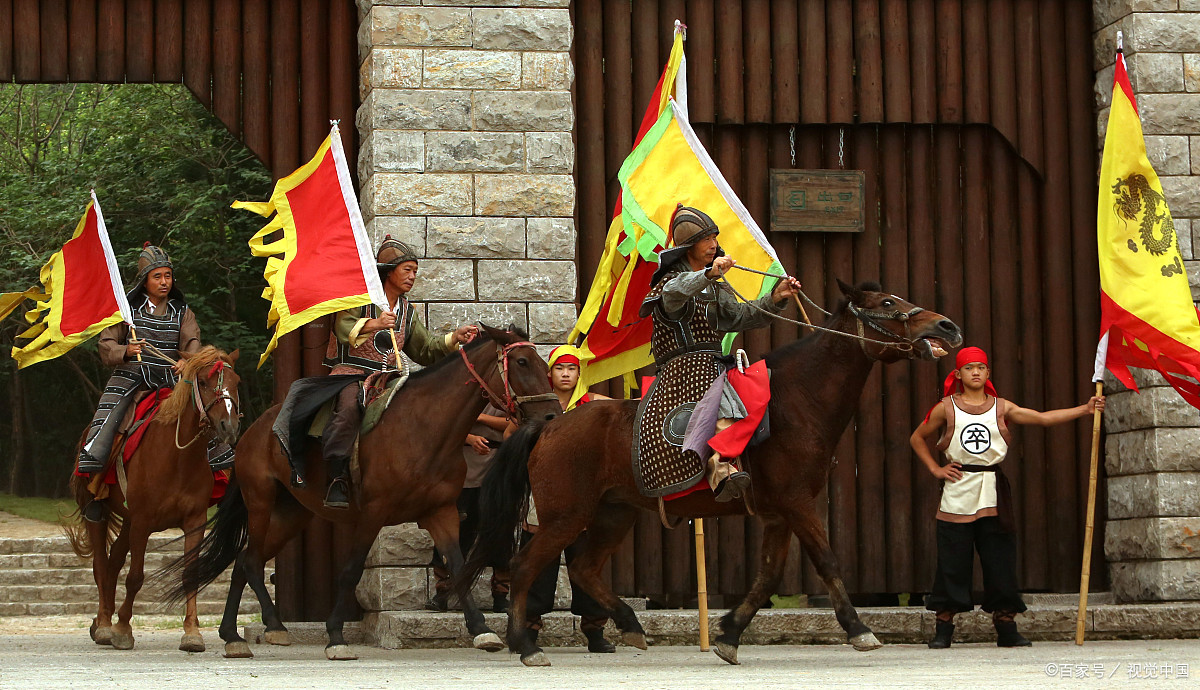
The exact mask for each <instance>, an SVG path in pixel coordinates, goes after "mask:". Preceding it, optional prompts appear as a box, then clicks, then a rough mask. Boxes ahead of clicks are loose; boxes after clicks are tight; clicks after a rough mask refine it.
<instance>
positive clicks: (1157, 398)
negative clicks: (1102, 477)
mask: <svg viewBox="0 0 1200 690" xmlns="http://www.w3.org/2000/svg"><path fill="white" fill-rule="evenodd" d="M1094 17H1095V29H1096V34H1095V68H1096V70H1097V74H1096V104H1097V108H1098V109H1099V114H1098V120H1097V122H1098V127H1099V138H1098V145H1100V146H1103V142H1104V133H1105V130H1106V125H1107V123H1108V107H1109V104H1110V101H1111V99H1112V80H1113V65H1114V61H1115V57H1114V56H1115V51H1116V35H1117V31H1118V30H1120V31H1122V32H1123V33H1124V49H1125V59H1126V64H1127V67H1128V70H1129V78H1130V81H1131V82H1132V84H1133V90H1134V93H1135V94H1136V95H1137V100H1138V110H1139V113H1140V115H1141V120H1142V127H1143V129H1144V131H1145V136H1146V150H1147V154H1148V155H1149V158H1150V162H1151V164H1153V166H1154V169H1155V171H1156V172H1157V173H1158V175H1159V178H1160V179H1161V180H1162V186H1163V192H1164V193H1165V194H1166V196H1167V199H1168V201H1169V202H1170V205H1171V213H1172V216H1173V217H1174V219H1175V230H1176V236H1177V238H1178V241H1179V249H1180V252H1181V253H1182V254H1183V259H1184V264H1185V266H1186V267H1187V272H1188V280H1189V283H1190V284H1191V287H1192V298H1193V299H1200V261H1198V260H1197V258H1198V257H1200V253H1198V250H1200V0H1096V2H1095V4H1094ZM1133 371H1134V378H1135V380H1136V382H1137V384H1138V387H1139V388H1140V389H1141V393H1134V392H1131V391H1129V390H1127V389H1125V387H1124V386H1122V385H1121V384H1120V383H1118V382H1116V381H1115V380H1114V379H1113V378H1112V377H1111V375H1110V376H1109V377H1108V378H1107V380H1106V381H1105V392H1106V393H1107V394H1108V396H1109V408H1108V410H1107V411H1106V412H1105V414H1104V424H1105V429H1106V430H1107V432H1108V437H1107V445H1106V450H1105V456H1106V457H1105V469H1106V471H1107V474H1108V487H1107V488H1108V492H1107V493H1108V523H1107V525H1106V527H1105V540H1104V553H1105V556H1106V558H1107V559H1108V562H1109V570H1110V582H1111V587H1112V591H1113V596H1114V597H1115V599H1116V600H1117V601H1122V602H1123V601H1169V600H1179V599H1200V413H1198V412H1197V410H1196V409H1195V408H1193V407H1191V406H1190V405H1188V404H1187V403H1186V402H1184V400H1183V399H1182V398H1181V397H1180V396H1179V394H1178V393H1176V392H1175V391H1174V390H1173V389H1172V388H1171V387H1170V386H1169V385H1167V383H1166V381H1165V380H1164V379H1163V378H1162V376H1160V375H1159V374H1157V373H1156V372H1147V371H1143V370H1137V369H1135V370H1133Z"/></svg>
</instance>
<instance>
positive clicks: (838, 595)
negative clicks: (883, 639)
mask: <svg viewBox="0 0 1200 690" xmlns="http://www.w3.org/2000/svg"><path fill="white" fill-rule="evenodd" d="M805 506H807V509H805V508H800V509H798V510H795V511H792V515H789V516H788V517H789V522H790V523H791V525H792V529H793V530H795V532H796V536H797V537H799V538H800V544H801V546H803V547H804V552H805V553H807V554H808V557H809V558H811V559H812V561H813V565H814V566H816V569H817V574H818V575H820V576H821V581H822V582H824V583H825V588H826V589H827V590H829V598H830V599H831V600H832V601H833V611H834V614H835V615H837V621H838V623H839V624H840V625H841V626H842V629H843V630H845V631H846V637H847V638H848V639H849V641H850V644H852V645H854V648H855V649H857V650H858V651H860V652H869V651H871V650H872V649H879V648H880V647H882V646H883V644H881V643H880V642H879V640H878V639H877V638H876V637H875V633H873V632H871V629H870V628H868V627H867V626H866V625H864V624H863V622H862V621H861V620H859V618H858V612H857V611H855V610H854V606H853V605H852V604H851V603H850V595H849V594H847V593H846V585H845V584H843V583H842V576H841V572H840V570H839V569H838V564H837V559H836V558H835V557H834V555H833V549H831V548H829V537H828V536H826V534H825V526H824V525H822V524H821V520H820V518H818V517H817V513H816V511H815V510H813V509H812V504H811V503H806V504H805Z"/></svg>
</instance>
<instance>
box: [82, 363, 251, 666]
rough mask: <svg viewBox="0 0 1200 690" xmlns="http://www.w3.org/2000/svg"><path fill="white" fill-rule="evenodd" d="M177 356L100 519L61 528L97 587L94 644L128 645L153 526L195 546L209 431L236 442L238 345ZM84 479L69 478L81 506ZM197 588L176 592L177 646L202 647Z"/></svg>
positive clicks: (205, 490) (208, 484) (207, 483)
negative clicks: (173, 374)
mask: <svg viewBox="0 0 1200 690" xmlns="http://www.w3.org/2000/svg"><path fill="white" fill-rule="evenodd" d="M180 357H182V358H183V359H184V360H185V364H184V367H183V372H182V373H181V375H180V377H179V383H177V384H176V385H175V389H174V390H173V391H172V392H171V396H170V397H169V398H167V399H166V400H165V401H163V403H162V406H161V407H160V408H159V411H158V414H157V415H156V416H155V418H154V420H153V421H152V422H150V425H149V426H148V427H147V428H146V433H145V435H144V436H143V437H142V440H141V443H139V444H138V447H137V450H136V451H134V453H133V456H132V457H130V459H129V464H128V467H127V469H126V470H125V472H126V478H125V485H124V487H122V485H121V484H120V483H119V482H118V483H117V484H114V485H113V486H112V488H111V490H110V493H109V497H108V500H107V501H106V504H107V507H108V510H107V511H106V512H107V515H106V517H105V521H104V522H100V523H96V522H87V521H85V520H84V519H83V517H82V516H81V515H79V517H77V518H76V522H75V524H73V525H71V526H69V527H68V528H67V537H68V538H69V539H70V541H71V545H72V547H73V548H74V549H75V553H76V554H78V555H79V556H80V557H83V558H86V557H88V556H91V558H92V575H93V576H94V577H95V579H96V587H97V589H98V590H99V593H100V609H99V612H98V613H97V614H96V618H95V619H94V620H93V621H92V626H91V635H92V639H93V640H95V641H96V644H111V645H112V646H113V647H115V648H117V649H132V648H133V629H132V628H131V627H130V625H129V618H130V616H132V615H133V599H134V597H136V596H137V593H138V590H139V589H141V587H142V582H143V579H144V575H145V573H144V566H145V560H146V542H147V541H148V540H149V539H150V535H151V534H153V533H155V532H161V531H162V530H165V529H172V528H177V527H178V528H183V529H184V530H185V531H186V537H185V546H186V548H187V549H189V550H190V549H192V548H195V547H197V546H199V544H200V540H201V538H202V537H203V536H204V521H205V518H206V517H207V515H206V514H207V511H208V504H209V499H210V498H211V496H212V489H213V473H212V470H210V469H209V466H208V449H207V446H208V437H209V436H210V435H214V436H216V438H218V439H220V440H221V441H224V442H225V443H229V444H231V445H232V444H233V443H236V442H237V434H238V424H239V422H238V417H239V414H238V390H237V387H238V381H239V380H240V379H239V378H238V375H237V374H236V373H235V372H234V370H233V365H234V363H235V362H237V358H238V352H237V351H236V350H235V351H234V352H233V353H232V354H228V355H227V354H225V353H224V352H222V351H221V350H218V349H216V348H214V347H212V346H209V347H205V348H203V349H202V350H200V351H199V352H196V353H193V354H190V355H189V354H188V353H186V352H183V353H180ZM181 445H182V446H183V447H182V448H180V446H181ZM122 450H123V444H120V443H117V444H114V450H113V452H112V456H111V457H112V460H111V462H121V455H122ZM87 485H88V479H87V477H81V476H78V475H76V476H73V477H71V489H72V492H73V493H74V495H75V501H76V503H78V504H79V507H80V510H81V511H82V509H83V506H85V505H87V504H88V502H89V501H91V499H92V494H91V492H89V491H88V489H87ZM126 554H131V559H130V563H129V573H128V574H127V575H126V576H125V601H124V603H123V604H122V605H121V610H120V611H119V612H117V614H118V615H117V624H116V625H113V623H112V614H113V609H114V608H115V607H116V589H117V576H118V574H120V572H121V568H122V566H124V565H125V556H126ZM196 591H197V590H196V588H195V587H192V588H190V589H188V590H186V591H185V592H184V593H183V594H184V595H185V596H186V599H187V610H186V614H185V616H184V619H183V639H182V640H181V641H180V643H179V648H180V649H182V650H183V651H185V652H202V651H204V639H203V638H202V637H201V636H200V626H199V621H198V620H197V618H196ZM181 598H182V597H181Z"/></svg>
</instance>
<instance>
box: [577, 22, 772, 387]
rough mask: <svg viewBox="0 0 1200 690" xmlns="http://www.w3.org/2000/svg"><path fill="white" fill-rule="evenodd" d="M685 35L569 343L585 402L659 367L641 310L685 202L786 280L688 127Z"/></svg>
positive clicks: (728, 244) (626, 170)
mask: <svg viewBox="0 0 1200 690" xmlns="http://www.w3.org/2000/svg"><path fill="white" fill-rule="evenodd" d="M682 29H683V27H682V25H681V24H680V23H679V22H676V23H675V42H674V45H673V46H672V48H671V56H670V58H669V59H668V61H667V65H666V67H665V69H664V70H663V74H662V77H661V78H660V79H659V82H658V86H657V88H656V89H655V92H654V94H653V95H652V96H651V98H650V105H649V107H648V108H647V109H646V114H645V115H644V116H643V118H642V126H641V128H640V129H639V131H638V135H637V138H636V139H635V143H634V148H633V151H632V152H631V153H630V154H629V156H628V158H626V159H625V162H624V164H622V166H621V169H620V171H619V172H618V174H617V177H618V180H619V181H620V183H621V192H620V195H619V196H618V198H617V203H616V207H615V209H614V213H613V220H612V223H611V225H610V226H609V231H608V236H607V238H606V240H605V245H604V253H603V254H602V255H601V259H600V265H599V267H598V268H597V271H596V276H595V278H594V279H593V282H592V287H591V290H590V291H589V292H588V297H587V301H586V302H585V303H584V306H583V309H582V310H580V314H579V319H578V320H577V322H576V324H575V327H574V329H573V330H572V331H571V334H570V335H569V336H568V342H570V343H578V346H579V349H580V351H581V353H582V356H581V357H580V362H581V365H580V374H579V384H578V386H577V388H576V390H575V394H574V398H576V399H577V398H579V397H581V396H582V395H583V394H584V393H585V392H587V389H588V388H589V387H590V386H592V385H595V384H596V383H599V382H601V381H605V380H608V379H610V378H614V377H618V376H622V377H624V378H625V384H626V393H627V394H628V392H629V390H630V389H631V388H632V386H633V372H634V370H636V369H638V368H640V367H644V366H647V365H649V364H651V363H652V362H653V361H654V360H653V357H652V356H651V354H650V334H651V330H652V322H651V319H650V318H649V317H644V318H643V317H639V316H638V309H639V308H640V307H641V304H642V300H643V299H644V298H645V296H646V294H647V293H648V292H649V291H650V287H651V286H650V278H651V276H652V275H653V273H654V271H655V269H656V268H658V264H657V261H658V258H657V253H658V252H660V251H662V250H664V249H666V248H667V247H668V246H670V238H669V237H668V232H669V229H670V221H671V216H672V214H674V212H675V209H676V207H677V205H678V204H683V205H685V206H691V207H694V208H698V209H700V210H702V211H704V212H705V213H707V214H708V215H709V216H710V217H711V218H712V219H713V221H714V222H716V224H717V226H718V227H719V228H720V231H721V236H720V241H721V246H722V248H723V249H724V250H725V252H726V253H727V254H728V255H729V256H732V257H733V258H735V259H737V261H738V263H739V264H740V265H743V266H747V267H749V268H755V269H758V270H764V271H769V272H771V273H775V274H779V275H782V274H783V269H782V267H781V266H780V264H779V260H778V257H777V256H776V254H775V251H774V249H772V248H771V245H770V244H769V243H768V242H767V239H766V236H765V235H764V234H763V232H762V230H761V229H759V227H758V224H757V223H755V221H754V219H753V218H752V217H751V216H750V213H749V211H747V210H746V207H745V206H744V205H743V204H742V202H741V200H739V199H738V198H737V196H736V195H735V194H734V193H733V190H732V188H730V186H729V184H728V183H727V182H726V181H725V178H724V177H723V176H722V175H721V172H720V170H718V169H717V166H716V164H715V163H714V162H713V160H712V157H711V156H709V155H708V152H707V151H706V150H705V149H704V146H703V145H702V144H701V143H700V140H699V139H698V138H697V137H696V133H695V132H694V131H693V130H692V128H691V125H690V124H689V123H688V118H687V92H686V85H685V83H684V74H685V73H686V62H685V59H684V55H683V31H682ZM672 96H673V97H672ZM725 277H726V279H727V280H729V282H730V283H731V284H732V285H733V286H734V287H735V288H736V289H737V290H738V292H740V293H741V294H743V295H746V296H747V297H749V298H751V299H753V298H755V297H759V296H761V294H763V292H764V290H769V289H771V288H772V287H774V279H767V278H765V277H764V276H761V275H756V274H752V273H748V272H744V271H733V272H730V273H729V274H726V276H725ZM732 340H733V336H732V335H731V336H729V337H728V338H727V339H726V350H728V348H729V345H730V343H732Z"/></svg>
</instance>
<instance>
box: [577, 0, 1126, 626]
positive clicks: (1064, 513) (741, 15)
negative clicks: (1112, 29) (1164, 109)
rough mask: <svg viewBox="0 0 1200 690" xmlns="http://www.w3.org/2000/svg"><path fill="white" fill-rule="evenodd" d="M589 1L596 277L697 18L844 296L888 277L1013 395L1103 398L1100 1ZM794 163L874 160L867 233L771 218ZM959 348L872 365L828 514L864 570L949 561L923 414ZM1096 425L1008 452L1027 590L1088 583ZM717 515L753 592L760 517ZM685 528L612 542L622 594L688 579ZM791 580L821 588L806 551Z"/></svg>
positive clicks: (849, 581)
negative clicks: (913, 446)
mask: <svg viewBox="0 0 1200 690" xmlns="http://www.w3.org/2000/svg"><path fill="white" fill-rule="evenodd" d="M573 12H574V23H575V27H576V45H575V61H576V74H577V82H576V102H577V128H578V131H577V137H576V140H577V142H578V146H579V152H578V156H577V160H578V161H579V169H578V182H579V204H578V208H579V211H578V226H579V256H580V285H581V294H586V290H587V287H588V286H589V285H590V283H591V279H592V275H593V272H594V270H595V267H596V265H597V263H598V261H599V257H600V253H601V251H602V250H603V242H604V237H605V234H606V231H607V226H608V220H609V217H610V215H609V214H610V213H611V209H612V206H613V202H614V200H615V195H616V193H617V190H618V184H617V181H616V173H617V170H618V168H619V167H620V165H621V162H622V161H623V160H624V157H625V156H626V155H627V154H628V152H629V150H630V148H631V146H632V143H633V135H634V133H635V132H636V127H637V124H638V121H639V120H640V117H641V114H642V112H644V110H645V107H646V101H647V100H648V98H649V95H650V93H651V92H652V91H653V88H654V84H655V82H656V80H657V79H658V76H659V73H660V70H661V69H662V65H663V64H664V63H665V62H666V59H667V55H668V53H669V51H670V41H671V25H672V22H673V20H674V19H680V20H682V21H683V22H684V23H685V24H686V25H687V39H688V40H687V43H686V44H685V47H686V50H687V62H688V73H687V81H688V106H689V111H690V116H691V121H692V123H693V125H694V126H695V128H696V130H697V132H698V133H699V135H700V137H701V139H702V140H703V142H704V144H705V146H706V147H708V149H709V151H710V152H711V153H712V155H713V157H714V159H715V160H716V162H717V164H718V166H719V167H720V169H721V171H722V172H723V173H724V175H725V176H726V178H727V179H728V180H729V182H730V184H731V185H732V187H733V189H734V191H735V192H737V193H738V195H739V196H740V197H741V198H742V200H743V201H744V202H745V203H746V206H747V207H748V208H749V210H750V212H751V214H752V215H753V216H754V218H755V219H756V220H757V221H758V222H759V224H760V225H761V226H762V227H763V229H764V230H768V233H767V236H768V238H769V239H770V241H771V243H772V244H773V246H774V247H775V248H776V250H777V251H778V252H779V255H780V258H781V260H782V262H783V264H784V266H785V268H787V269H788V270H789V271H791V272H793V273H794V274H795V275H796V276H797V277H799V278H800V280H801V281H802V282H803V284H804V285H805V287H806V288H807V290H808V291H809V293H810V294H811V295H812V296H813V297H814V298H816V299H817V300H821V299H822V298H823V299H824V301H825V302H826V303H827V304H831V305H832V304H833V303H834V302H835V300H836V299H837V298H838V296H839V295H838V291H837V288H836V284H835V282H834V280H833V279H834V278H835V277H836V278H841V279H842V280H846V281H851V280H853V281H861V280H878V281H879V282H881V283H882V284H883V286H884V288H885V289H886V290H889V291H891V292H895V293H897V294H901V295H904V296H907V297H909V298H911V299H912V300H913V301H914V302H917V303H919V304H922V305H926V306H930V307H932V308H934V309H936V310H937V311H940V312H942V313H944V314H946V315H948V316H949V317H951V318H953V319H954V320H955V321H956V322H958V323H959V324H960V325H961V326H963V328H964V330H965V333H966V339H967V344H970V345H978V346H981V347H983V348H984V349H986V350H987V351H988V352H989V353H990V354H991V356H992V359H993V363H994V367H993V368H994V377H995V382H996V385H997V387H998V388H999V390H1000V393H1001V395H1003V396H1005V397H1007V398H1009V399H1011V400H1013V401H1016V402H1017V403H1018V404H1021V405H1024V406H1029V407H1035V408H1038V409H1046V408H1055V407H1067V406H1072V405H1075V404H1078V402H1079V400H1080V399H1086V396H1087V394H1088V390H1089V389H1090V385H1089V384H1088V381H1089V377H1090V374H1091V363H1092V359H1093V356H1094V353H1095V342H1096V341H1095V338H1096V334H1097V333H1098V332H1099V305H1098V293H1097V285H1098V278H1097V268H1096V248H1095V232H1094V218H1095V208H1096V196H1095V194H1096V187H1095V172H1096V141H1095V120H1094V116H1093V113H1092V101H1093V98H1092V80H1093V71H1092V43H1091V40H1092V39H1091V34H1090V27H1091V2H1090V0H1063V1H1061V2H1035V1H1034V0H991V1H984V0H937V1H936V2H935V0H911V1H907V0H857V1H854V2H851V0H718V1H714V0H691V1H689V2H681V1H669V0H664V1H662V2H656V1H653V0H633V1H632V2H630V1H629V0H578V1H577V2H576V3H575V5H574V8H573ZM792 141H794V146H793V144H792V143H791V142H792ZM791 167H795V168H827V169H838V168H843V167H844V168H846V169H859V170H864V171H865V172H866V189H865V198H866V209H867V218H866V230H865V232H863V233H861V234H853V235H848V234H840V233H831V234H817V233H786V232H769V223H768V221H769V212H768V208H769V207H768V179H767V177H768V169H769V168H791ZM796 336H797V332H796V328H795V327H794V326H791V325H788V324H780V325H776V326H774V327H772V328H771V329H770V330H769V331H767V330H763V331H758V332H753V333H750V334H747V335H746V336H745V338H744V340H745V345H744V346H745V347H746V348H747V350H748V351H749V352H751V353H752V354H753V355H754V356H756V357H760V356H761V355H762V354H763V353H765V352H766V351H767V350H769V349H770V348H772V347H775V346H778V345H781V344H783V343H786V342H788V341H790V340H791V339H793V338H795V337H796ZM951 366H952V364H950V363H941V364H940V365H937V366H935V365H933V364H928V363H911V364H910V363H899V364H895V365H892V366H889V367H886V368H877V369H876V370H875V372H874V373H872V375H871V377H870V379H869V380H868V382H867V386H866V389H865V391H864V393H863V396H862V400H861V403H860V405H859V413H858V415H857V416H856V418H855V420H854V423H853V424H852V426H851V428H850V429H848V431H847V432H846V434H845V435H844V437H843V438H842V441H841V444H840V445H839V447H838V449H837V454H836V458H835V462H836V464H835V465H834V467H833V469H832V473H831V478H830V482H829V487H828V492H827V493H828V495H827V499H828V509H829V512H828V524H829V528H830V537H831V541H832V543H833V548H834V552H835V553H836V554H837V557H838V560H839V562H840V564H841V566H842V572H843V574H844V575H845V581H846V586H847V588H848V589H849V590H850V591H851V592H859V593H899V592H922V591H927V590H928V588H929V586H930V584H931V582H932V575H933V567H934V563H935V543H934V526H935V525H934V520H933V511H934V509H935V507H936V501H937V486H936V483H935V481H934V480H933V479H932V478H931V477H930V476H929V474H928V472H927V471H926V470H924V469H923V468H922V467H921V466H920V464H919V463H918V462H916V461H915V459H914V458H913V455H912V452H911V450H910V448H909V446H908V436H909V434H910V433H911V431H912V429H913V428H914V427H915V426H916V425H917V424H918V423H919V422H920V421H921V419H922V417H923V415H924V414H925V412H926V411H927V410H928V408H929V407H930V406H931V405H932V404H933V403H934V402H935V401H936V400H937V399H938V397H939V396H940V392H939V389H938V384H939V383H940V381H941V380H942V378H943V377H944V376H945V374H946V373H947V371H949V368H950V367H951ZM1088 432H1089V429H1085V428H1084V425H1078V426H1072V425H1067V426H1063V427H1058V428H1054V429H1050V430H1046V431H1043V430H1040V429H1030V428H1026V429H1023V430H1021V431H1019V432H1018V440H1017V442H1016V444H1015V451H1014V452H1013V453H1012V455H1011V456H1010V460H1009V462H1007V463H1005V467H1006V472H1007V473H1008V474H1009V475H1010V477H1011V478H1012V481H1013V485H1014V487H1016V488H1015V491H1014V493H1015V494H1016V497H1015V498H1016V510H1017V515H1018V522H1019V529H1020V545H1021V546H1020V564H1019V573H1020V578H1021V583H1022V586H1023V587H1024V588H1026V589H1030V590H1049V591H1060V592H1061V591H1075V590H1077V588H1078V582H1079V563H1080V561H1079V558H1080V554H1081V553H1082V544H1081V536H1082V532H1083V530H1082V520H1081V518H1082V512H1083V509H1084V503H1085V501H1086V485H1085V482H1086V480H1087V453H1088V443H1089V439H1090V434H1089V433H1088ZM1101 485H1103V484H1101ZM1099 503H1100V505H1101V506H1103V505H1104V501H1103V500H1100V501H1099ZM1101 517H1103V516H1101ZM717 523H718V524H717V525H716V526H715V527H713V526H710V528H709V529H708V534H709V549H708V555H709V563H708V571H709V573H710V576H709V577H710V583H709V591H710V592H715V593H717V594H718V595H726V597H727V598H728V597H730V596H733V597H736V596H739V595H741V594H742V593H744V592H745V591H746V590H747V589H748V587H749V583H750V581H751V580H752V578H753V573H754V571H755V569H756V567H757V561H758V556H759V554H758V551H757V548H758V546H757V543H758V537H759V529H758V527H757V525H756V524H754V523H753V522H752V521H748V520H745V519H743V518H725V519H721V520H719V521H717ZM1100 524H1101V525H1102V524H1103V523H1102V522H1101V523H1100ZM683 532H684V530H679V531H676V532H669V531H666V530H664V529H662V527H661V526H660V525H659V524H658V520H657V518H656V517H655V516H652V515H645V516H643V518H642V519H641V520H640V521H639V523H638V525H637V527H636V529H635V533H634V535H633V537H632V538H631V539H630V540H629V541H628V542H627V543H626V544H625V545H624V547H623V548H622V550H621V551H620V552H619V554H618V555H617V557H616V558H615V559H614V564H613V568H612V581H613V583H614V585H615V587H616V589H617V590H618V591H619V593H621V594H624V595H639V596H646V595H651V596H656V597H658V598H661V599H662V600H664V601H666V602H670V603H683V602H686V601H687V600H688V599H689V598H693V597H694V592H695V586H694V580H693V577H694V575H693V568H692V565H691V563H692V560H691V559H692V550H691V545H690V539H689V536H688V535H687V534H684V533H683ZM1096 539H1097V543H1102V542H1103V536H1102V535H1099V534H1098V535H1097V537H1096ZM1096 554H1097V555H1096V557H1097V563H1098V565H1102V563H1103V557H1102V554H1100V553H1098V550H1097V552H1096ZM1093 572H1096V573H1100V572H1103V568H1102V567H1094V568H1093ZM783 590H784V591H785V592H786V593H792V592H807V593H816V592H820V591H822V588H821V586H820V584H819V581H818V580H817V578H816V575H815V571H814V570H813V569H812V568H811V566H810V565H809V564H807V563H806V559H803V558H800V557H798V556H797V555H796V554H795V553H794V554H793V556H792V557H791V560H790V561H789V564H788V569H787V572H786V575H785V580H784V586H783Z"/></svg>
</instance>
